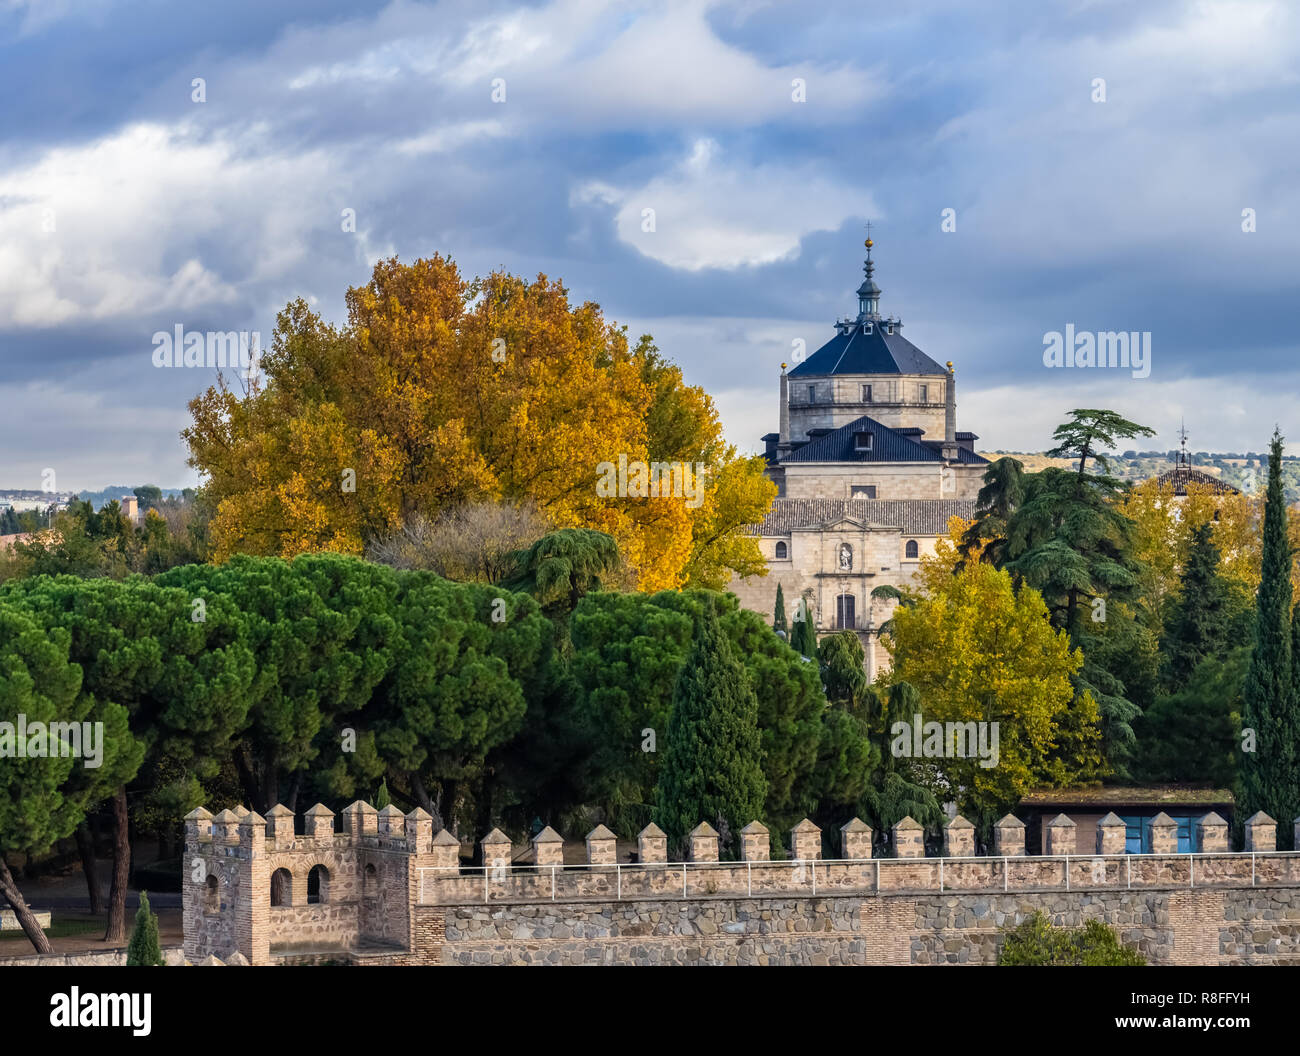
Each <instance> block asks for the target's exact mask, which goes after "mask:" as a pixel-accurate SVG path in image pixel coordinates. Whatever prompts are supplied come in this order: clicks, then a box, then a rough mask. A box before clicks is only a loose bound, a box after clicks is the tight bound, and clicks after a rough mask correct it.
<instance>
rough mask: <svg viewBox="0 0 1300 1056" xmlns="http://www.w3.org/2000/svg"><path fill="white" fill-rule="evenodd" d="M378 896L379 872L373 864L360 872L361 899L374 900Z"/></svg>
mask: <svg viewBox="0 0 1300 1056" xmlns="http://www.w3.org/2000/svg"><path fill="white" fill-rule="evenodd" d="M378 894H379V872H378V871H377V870H376V869H375V865H374V863H373V862H371V863H369V864H368V865H367V866H366V867H365V869H363V870H362V872H361V897H362V898H375V897H376V896H378Z"/></svg>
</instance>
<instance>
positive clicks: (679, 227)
mask: <svg viewBox="0 0 1300 1056" xmlns="http://www.w3.org/2000/svg"><path fill="white" fill-rule="evenodd" d="M573 201H574V202H575V203H584V202H587V203H599V204H604V205H611V206H613V207H614V208H615V209H616V213H615V218H614V223H615V228H616V230H617V233H618V237H619V240H620V241H622V242H624V243H626V244H627V245H629V246H631V247H633V248H634V249H636V250H637V251H638V252H639V253H642V254H644V255H645V256H647V257H650V258H652V259H654V260H657V261H659V262H660V263H661V264H667V265H668V266H669V267H673V268H684V269H686V270H688V271H698V270H700V269H702V268H738V267H743V266H745V265H758V264H770V263H772V262H774V261H778V260H782V259H786V258H790V257H794V256H797V255H798V253H799V247H800V243H801V241H802V240H803V238H804V237H805V236H807V235H809V234H811V233H812V232H814V231H831V230H835V229H837V228H838V227H839V226H840V225H841V224H842V223H843V221H844V220H845V218H846V217H849V216H853V215H858V216H864V215H879V212H878V210H877V208H876V206H875V204H874V203H873V202H872V200H871V197H870V195H869V194H868V193H867V192H866V191H864V190H863V189H862V188H854V187H849V186H847V185H845V184H843V183H839V182H837V181H834V180H830V179H827V178H826V177H825V176H823V175H822V174H821V171H820V167H819V166H817V165H816V164H813V163H811V162H806V163H803V164H798V165H795V164H781V163H760V164H758V165H753V164H750V163H748V162H745V161H736V162H728V161H727V160H725V159H724V158H722V157H721V152H720V150H719V148H718V145H717V144H716V143H715V142H714V141H713V140H711V139H707V138H702V139H698V140H696V141H695V143H694V144H693V145H692V147H691V150H690V153H689V154H688V155H687V156H686V158H685V159H684V160H683V161H682V162H681V163H680V164H678V165H677V166H676V167H675V168H674V169H672V170H671V171H669V172H667V173H665V174H663V175H661V176H655V177H652V178H651V179H650V180H649V181H647V182H646V183H643V184H641V185H639V186H634V187H623V188H618V187H613V186H610V185H609V184H607V183H589V184H586V185H584V186H582V187H579V188H577V190H576V191H575V192H574V194H573ZM646 210H653V217H652V218H651V217H650V214H648V213H647V212H646ZM650 219H653V227H654V230H653V231H650V230H646V227H648V226H649V221H650Z"/></svg>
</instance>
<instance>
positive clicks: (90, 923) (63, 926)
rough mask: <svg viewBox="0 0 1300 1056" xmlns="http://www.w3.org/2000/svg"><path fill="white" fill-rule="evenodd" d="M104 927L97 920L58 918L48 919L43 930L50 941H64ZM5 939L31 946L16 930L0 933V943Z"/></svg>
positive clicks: (25, 937)
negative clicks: (48, 922)
mask: <svg viewBox="0 0 1300 1056" xmlns="http://www.w3.org/2000/svg"><path fill="white" fill-rule="evenodd" d="M103 930H104V925H103V922H102V921H99V920H84V919H80V920H79V919H77V918H75V917H74V918H72V919H70V920H67V919H65V920H60V919H59V918H58V917H52V918H51V919H50V926H49V927H48V928H46V929H45V934H46V936H47V937H48V938H51V939H66V938H68V937H69V936H72V935H88V934H90V932H92V931H103ZM7 939H22V941H23V942H26V943H28V944H29V945H30V944H31V940H30V939H28V938H27V933H26V932H25V931H23V930H22V928H18V929H16V930H14V931H0V942H4V941H6V940H7Z"/></svg>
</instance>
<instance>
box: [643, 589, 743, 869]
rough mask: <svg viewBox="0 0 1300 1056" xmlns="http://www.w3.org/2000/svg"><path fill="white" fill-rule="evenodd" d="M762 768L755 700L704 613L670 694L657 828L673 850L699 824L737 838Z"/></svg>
mask: <svg viewBox="0 0 1300 1056" xmlns="http://www.w3.org/2000/svg"><path fill="white" fill-rule="evenodd" d="M762 764H763V759H762V747H761V741H760V737H759V730H758V699H757V698H756V697H755V695H754V690H753V687H752V685H751V683H750V680H749V675H748V674H747V673H746V671H745V668H744V665H742V664H741V662H740V660H739V659H738V658H737V656H736V653H735V651H734V649H733V648H732V645H731V642H730V641H729V640H728V639H727V637H726V635H724V634H723V633H722V629H721V627H720V626H719V624H718V618H717V615H716V614H715V613H714V612H713V610H712V609H706V610H705V612H704V614H703V616H702V618H701V619H700V621H699V622H698V623H697V624H696V627H695V635H694V638H693V640H692V642H691V652H690V655H689V656H688V657H687V659H686V663H685V665H684V666H683V667H682V670H681V673H680V674H679V675H678V676H677V684H676V686H675V687H674V689H673V708H672V717H671V718H670V719H669V721H668V736H667V743H666V745H665V748H664V759H663V768H662V770H661V771H660V775H659V785H658V789H657V806H656V810H655V815H656V817H655V820H656V822H657V824H658V825H659V826H660V827H661V828H663V830H664V832H666V833H667V834H668V838H669V840H670V842H671V843H672V844H673V845H674V846H675V847H680V846H681V845H682V844H683V843H684V841H685V838H686V835H687V833H689V832H690V831H691V830H692V829H693V828H695V826H696V825H698V824H699V823H700V822H702V821H707V822H708V823H709V824H710V825H713V826H714V827H715V828H719V829H721V828H723V827H724V826H725V828H726V829H727V830H729V831H730V832H731V833H738V832H739V831H740V830H741V829H742V828H743V827H744V826H745V825H747V824H749V822H751V821H754V820H756V819H757V818H758V817H759V815H760V814H761V813H762V810H763V801H764V797H765V796H766V795H767V780H766V778H765V777H764V776H763V765H762ZM720 822H721V824H720Z"/></svg>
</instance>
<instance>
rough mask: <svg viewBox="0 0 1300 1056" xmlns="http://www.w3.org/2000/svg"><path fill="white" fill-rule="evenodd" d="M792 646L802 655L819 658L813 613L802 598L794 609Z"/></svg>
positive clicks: (811, 658)
mask: <svg viewBox="0 0 1300 1056" xmlns="http://www.w3.org/2000/svg"><path fill="white" fill-rule="evenodd" d="M790 646H791V648H793V649H794V650H795V651H796V652H797V653H798V654H799V655H800V656H806V657H807V658H808V659H809V660H816V659H817V632H816V630H814V629H813V621H812V613H811V612H810V611H809V609H808V605H807V603H806V602H805V601H804V600H803V599H802V598H801V599H800V600H799V604H798V605H797V606H796V607H795V610H794V630H793V631H792V632H791V634H790Z"/></svg>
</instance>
